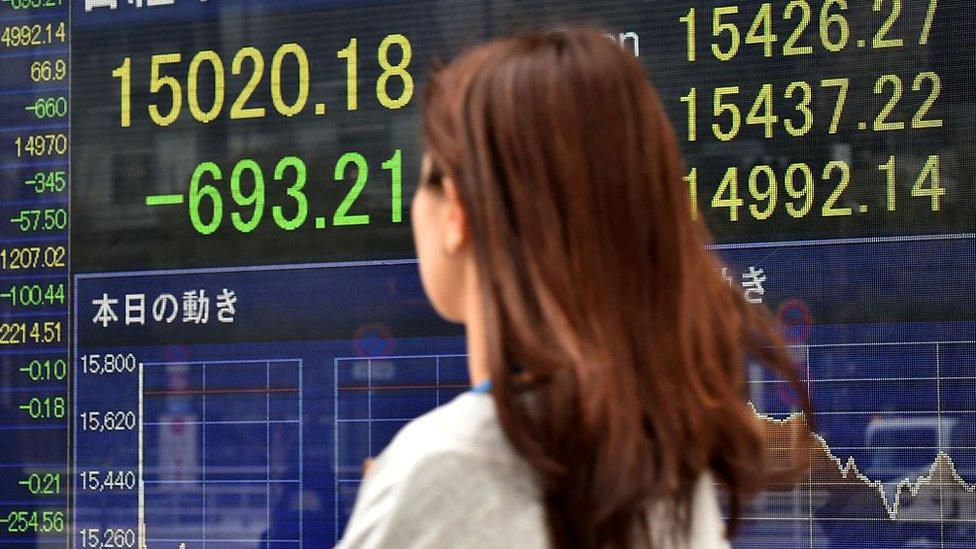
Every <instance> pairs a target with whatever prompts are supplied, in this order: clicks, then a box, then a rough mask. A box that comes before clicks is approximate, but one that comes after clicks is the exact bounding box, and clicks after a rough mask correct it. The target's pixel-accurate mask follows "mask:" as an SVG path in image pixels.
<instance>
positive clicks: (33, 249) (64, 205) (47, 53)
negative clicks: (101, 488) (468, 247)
mask: <svg viewBox="0 0 976 549" xmlns="http://www.w3.org/2000/svg"><path fill="white" fill-rule="evenodd" d="M68 4H69V2H68V0H0V547H4V546H7V547H9V546H17V547H33V546H43V547H67V546H68V540H69V538H70V533H69V521H68V516H69V515H68V504H69V494H68V486H69V484H70V479H69V478H68V475H69V474H70V472H69V471H70V469H69V459H70V452H69V449H70V447H71V445H70V440H69V436H70V433H69V428H68V426H69V423H70V421H71V416H72V414H71V405H70V401H69V394H70V393H69V387H68V383H69V379H70V375H69V371H68V370H69V364H70V362H69V356H68V326H70V324H69V322H68V310H69V308H68V301H67V299H68V295H69V290H68V278H69V274H68V255H69V254H68V241H69V233H68V224H69V215H70V214H69V207H68V203H69V193H68V179H69V177H68V171H69V155H68V149H69V142H68V140H69V131H68V130H69V111H70V99H69V93H68V86H69V55H68V51H69V40H70V39H69V33H70V31H69V25H70V22H69V5H68Z"/></svg>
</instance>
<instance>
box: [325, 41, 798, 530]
mask: <svg viewBox="0 0 976 549" xmlns="http://www.w3.org/2000/svg"><path fill="white" fill-rule="evenodd" d="M423 129H424V138H425V140H426V146H427V154H426V155H425V158H424V168H423V172H424V173H423V180H422V182H421V184H420V187H419V189H418V190H417V193H416V195H415V197H414V202H413V211H412V215H413V228H414V239H415V241H416V245H417V253H418V257H419V261H420V274H421V277H422V279H423V283H424V288H425V289H426V291H427V294H428V296H429V297H430V300H431V302H432V303H433V305H434V307H435V308H436V309H437V311H438V312H439V313H440V314H441V315H442V316H443V317H444V318H447V319H449V320H452V321H456V322H462V323H464V325H465V327H466V332H467V349H468V355H469V366H468V367H469V372H470V376H471V383H472V385H473V386H474V388H473V389H472V390H471V391H469V392H468V393H466V394H464V395H462V396H460V397H458V398H457V399H455V400H454V401H453V402H451V403H449V404H447V405H445V406H442V407H440V408H438V409H436V410H434V411H433V412H431V413H429V414H427V415H425V416H423V417H421V418H419V419H417V420H416V421H414V422H412V423H411V424H410V425H408V426H407V427H405V428H404V429H403V430H402V431H401V432H400V433H399V434H398V435H397V437H396V439H395V440H394V441H393V442H392V443H391V444H390V446H389V447H388V448H387V449H386V451H384V452H383V454H382V455H381V456H380V457H379V458H378V460H377V461H376V463H375V465H374V466H373V469H372V470H371V471H370V472H369V473H368V474H367V477H366V479H365V482H364V484H363V486H362V488H361V490H360V495H359V500H358V502H357V505H356V509H355V511H354V513H353V516H352V518H351V520H350V523H349V526H348V528H347V531H346V536H345V539H344V540H343V542H342V544H341V546H342V547H452V548H453V547H547V546H553V547H567V548H568V547H655V548H659V547H668V548H672V547H696V548H698V547H709V548H711V547H725V546H727V541H726V531H725V530H726V529H725V526H724V524H723V520H722V517H721V514H720V510H719V505H718V502H717V497H716V492H715V484H716V482H717V483H718V484H719V485H720V486H721V487H722V488H723V490H724V492H725V493H726V495H727V498H728V508H729V511H730V514H731V519H732V522H733V524H734V521H735V518H736V517H737V515H738V512H739V510H740V508H741V504H742V503H743V501H744V498H746V497H747V496H749V495H751V494H755V493H756V492H757V491H759V490H760V489H762V488H764V487H767V486H768V485H769V483H770V482H771V479H772V478H773V476H774V475H772V473H773V472H774V471H773V464H772V463H771V461H772V460H771V459H769V457H770V456H769V452H768V449H767V447H766V445H765V444H764V439H763V437H762V433H761V431H760V427H759V422H758V421H757V419H756V416H755V413H754V412H753V411H752V410H751V408H750V407H749V406H748V404H747V402H746V395H747V390H746V372H745V360H746V356H749V357H751V358H755V359H758V360H761V361H762V362H764V363H765V364H766V365H767V366H768V367H770V368H772V369H774V370H776V371H778V372H779V373H780V374H782V375H784V376H785V377H787V378H788V379H790V380H791V382H792V383H793V384H794V386H795V387H797V388H800V387H799V385H798V383H797V380H796V377H795V375H794V374H793V369H792V366H791V363H790V360H789V358H788V357H787V356H785V355H784V354H783V352H782V350H781V349H782V347H781V345H780V344H781V342H780V340H779V338H778V336H777V335H776V332H775V331H774V329H773V328H772V326H771V325H770V323H769V321H768V320H767V318H766V316H765V315H763V314H762V313H761V311H759V310H757V309H755V308H753V307H751V306H750V305H748V304H747V303H746V302H745V300H744V299H743V297H742V296H741V295H740V293H738V292H736V291H733V290H732V289H731V288H730V287H729V285H728V284H727V283H726V282H725V280H724V279H723V278H722V276H721V275H720V274H719V271H720V266H719V263H718V262H717V260H716V259H715V258H714V257H713V256H712V255H711V254H710V253H709V252H707V251H706V249H705V248H704V246H703V243H704V241H705V238H706V235H705V230H704V229H703V228H702V227H701V226H700V225H699V224H697V223H696V222H694V221H692V219H691V216H690V215H689V213H690V210H689V208H690V205H689V200H688V197H687V190H686V187H685V185H684V184H683V182H682V174H683V167H682V163H681V159H680V156H679V152H678V148H677V145H676V143H675V138H674V135H673V133H672V130H671V128H670V126H669V124H668V121H667V119H666V117H665V112H664V110H663V108H662V106H661V103H660V101H659V100H658V98H657V96H656V94H655V92H654V90H653V89H652V88H651V86H650V85H649V84H648V83H647V81H646V79H645V77H644V75H643V72H642V70H641V68H640V66H639V65H638V63H637V62H636V61H635V60H634V59H633V57H632V56H630V55H628V54H627V53H625V52H624V51H623V50H621V49H620V48H619V47H617V46H616V45H615V44H614V43H613V42H612V41H610V40H608V39H607V38H605V36H604V35H603V34H602V33H601V32H599V31H597V30H593V29H572V30H565V31H559V32H552V33H538V34H526V35H520V36H515V37H510V38H502V39H498V40H495V41H492V42H490V43H488V44H485V45H482V46H479V47H476V48H474V49H472V50H470V51H468V52H466V53H464V54H462V55H461V56H460V57H459V58H458V59H456V60H455V61H454V62H452V63H451V64H449V65H448V66H447V67H445V68H443V69H442V70H440V71H438V72H436V73H435V74H433V75H432V77H431V80H430V83H429V85H428V87H427V89H426V92H425V95H424V100H423ZM800 395H801V397H802V396H803V393H802V391H801V392H800ZM805 438H806V437H800V439H801V440H803V439H805ZM798 455H802V454H798ZM803 461H806V458H805V457H804V458H803Z"/></svg>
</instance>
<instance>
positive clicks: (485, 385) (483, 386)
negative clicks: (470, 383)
mask: <svg viewBox="0 0 976 549" xmlns="http://www.w3.org/2000/svg"><path fill="white" fill-rule="evenodd" d="M490 390H491V380H490V379H486V380H485V381H482V382H481V383H479V384H477V385H475V386H474V387H472V388H471V392H472V393H481V394H485V393H487V392H488V391H490Z"/></svg>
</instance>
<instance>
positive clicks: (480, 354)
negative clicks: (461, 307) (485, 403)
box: [464, 296, 491, 386]
mask: <svg viewBox="0 0 976 549" xmlns="http://www.w3.org/2000/svg"><path fill="white" fill-rule="evenodd" d="M468 301H469V303H468V306H467V307H466V309H467V310H466V314H465V322H464V327H465V338H466V342H465V343H466V345H467V349H468V378H469V379H470V380H471V385H472V386H476V385H479V384H481V383H483V382H485V381H488V380H489V379H491V372H490V370H489V368H488V350H487V349H486V348H485V321H484V316H483V315H482V309H481V300H480V296H477V297H472V298H471V299H470V300H468Z"/></svg>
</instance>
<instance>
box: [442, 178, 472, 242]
mask: <svg viewBox="0 0 976 549" xmlns="http://www.w3.org/2000/svg"><path fill="white" fill-rule="evenodd" d="M441 182H442V186H443V192H444V201H445V209H444V219H443V223H444V225H443V227H444V232H443V241H442V247H443V249H444V253H446V254H449V255H457V254H458V253H460V252H461V251H462V250H464V248H465V247H466V246H467V244H468V242H469V240H470V232H469V230H468V214H467V213H466V212H465V210H464V204H463V203H462V202H461V194H460V193H459V192H458V188H457V184H456V183H455V182H454V178H452V177H448V176H444V177H443V178H442V179H441Z"/></svg>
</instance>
